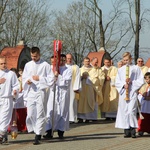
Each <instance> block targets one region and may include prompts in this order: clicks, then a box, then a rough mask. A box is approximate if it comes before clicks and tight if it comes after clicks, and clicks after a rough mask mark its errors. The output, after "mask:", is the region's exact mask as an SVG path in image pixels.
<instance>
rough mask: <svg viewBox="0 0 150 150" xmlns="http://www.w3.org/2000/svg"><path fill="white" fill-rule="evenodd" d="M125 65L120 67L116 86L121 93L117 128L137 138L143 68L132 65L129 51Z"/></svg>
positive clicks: (125, 57) (124, 57)
mask: <svg viewBox="0 0 150 150" xmlns="http://www.w3.org/2000/svg"><path fill="white" fill-rule="evenodd" d="M123 61H124V64H125V65H124V66H122V67H121V68H119V69H118V73H117V76H116V83H115V86H116V88H117V90H118V93H119V104H118V112H117V118H116V124H115V127H116V128H121V129H124V134H125V135H124V137H125V138H129V137H132V138H136V128H138V122H137V115H136V113H137V112H136V111H137V105H138V102H137V92H138V89H139V88H140V87H141V86H142V85H143V84H144V77H143V73H142V71H141V69H140V68H139V67H138V66H136V65H132V64H131V63H132V57H131V54H130V53H129V52H125V53H124V54H123Z"/></svg>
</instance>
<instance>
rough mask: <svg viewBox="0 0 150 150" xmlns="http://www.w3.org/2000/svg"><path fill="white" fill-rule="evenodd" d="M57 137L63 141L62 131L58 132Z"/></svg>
mask: <svg viewBox="0 0 150 150" xmlns="http://www.w3.org/2000/svg"><path fill="white" fill-rule="evenodd" d="M58 136H59V139H63V138H64V131H61V130H58Z"/></svg>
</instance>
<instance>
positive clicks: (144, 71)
mask: <svg viewBox="0 0 150 150" xmlns="http://www.w3.org/2000/svg"><path fill="white" fill-rule="evenodd" d="M138 67H139V66H138ZM139 68H140V69H141V71H142V73H143V75H145V73H146V72H148V67H147V66H142V67H139Z"/></svg>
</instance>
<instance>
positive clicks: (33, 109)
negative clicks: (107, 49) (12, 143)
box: [0, 47, 150, 145]
mask: <svg viewBox="0 0 150 150" xmlns="http://www.w3.org/2000/svg"><path fill="white" fill-rule="evenodd" d="M30 53H31V59H32V60H31V61H29V62H28V63H26V65H25V67H24V70H23V72H22V70H19V77H18V78H17V75H18V73H16V72H15V73H14V71H15V70H14V69H11V70H8V69H7V62H6V58H5V57H3V56H0V114H1V115H0V141H1V143H5V142H7V141H8V138H7V133H8V131H9V130H10V129H9V126H10V124H11V122H12V121H13V120H14V118H15V119H16V121H17V124H18V129H19V130H20V131H26V130H27V131H28V132H34V133H35V138H34V142H33V144H34V145H37V144H40V140H41V138H42V137H41V136H43V138H44V139H51V138H53V134H54V131H57V133H58V137H59V138H60V139H63V138H64V132H65V131H67V130H69V124H70V123H77V122H78V123H88V122H95V121H97V119H98V114H100V115H101V118H105V119H106V120H110V119H111V120H116V124H115V127H116V128H122V129H124V134H125V135H124V137H132V138H135V137H136V129H138V133H139V135H140V136H142V135H143V133H144V132H148V133H150V128H149V127H148V126H147V125H148V122H149V120H150V109H149V108H150V102H149V100H150V94H149V90H150V88H149V87H150V73H149V68H148V67H146V66H144V61H143V59H142V58H138V59H137V64H136V65H132V57H131V54H130V53H129V52H125V53H124V54H123V58H122V60H121V61H119V62H118V66H117V67H115V66H114V65H113V64H112V60H111V59H110V58H104V60H103V61H104V62H103V63H104V66H102V67H98V61H99V60H98V58H96V57H94V58H92V59H91V60H90V59H89V58H88V57H85V58H84V59H83V66H82V67H81V68H79V66H77V65H76V64H74V63H73V56H72V55H71V54H67V55H64V54H61V56H60V66H59V69H58V70H55V71H54V70H53V65H54V63H55V61H54V56H52V57H51V58H50V61H51V65H50V64H49V63H47V62H46V61H43V60H42V59H41V58H40V49H39V48H38V47H32V48H31V50H30ZM127 67H128V68H127ZM144 79H145V81H144ZM125 97H128V99H126V100H125ZM14 99H15V100H14ZM138 100H139V101H138ZM139 107H140V110H141V111H139V113H140V114H141V115H143V117H144V119H143V118H142V119H141V118H139V119H138V118H137V108H139ZM13 109H14V110H15V111H13ZM16 113H17V114H16ZM14 116H15V117H14ZM16 116H17V117H16ZM45 133H46V134H45Z"/></svg>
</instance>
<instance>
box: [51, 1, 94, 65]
mask: <svg viewBox="0 0 150 150" xmlns="http://www.w3.org/2000/svg"><path fill="white" fill-rule="evenodd" d="M91 17H92V16H91V15H90V11H89V10H87V9H85V7H84V5H83V3H82V2H73V3H72V4H71V5H70V6H69V7H68V8H67V10H66V12H58V13H56V14H55V18H54V23H53V25H52V26H51V27H50V33H51V36H52V37H53V39H56V38H57V35H59V37H60V39H61V40H62V41H63V52H65V53H68V52H71V53H72V54H73V55H74V56H75V62H76V63H77V64H79V65H81V62H82V58H83V57H84V56H85V55H87V53H88V52H89V51H90V50H91V49H90V46H91V42H90V40H89V38H88V28H87V27H86V24H88V23H90V22H91V19H92V18H91Z"/></svg>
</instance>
